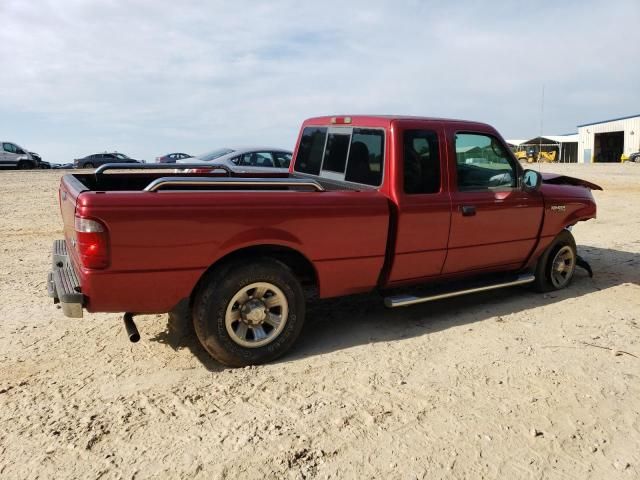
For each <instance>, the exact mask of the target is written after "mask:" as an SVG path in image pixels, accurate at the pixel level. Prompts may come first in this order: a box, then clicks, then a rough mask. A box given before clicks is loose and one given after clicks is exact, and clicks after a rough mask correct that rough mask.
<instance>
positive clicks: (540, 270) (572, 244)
mask: <svg viewBox="0 0 640 480" xmlns="http://www.w3.org/2000/svg"><path fill="white" fill-rule="evenodd" d="M563 249H564V251H565V252H569V251H570V252H571V253H572V255H573V262H572V265H571V266H570V267H568V270H567V275H566V279H565V281H564V282H565V283H562V284H561V285H558V282H555V281H554V279H553V278H552V275H553V268H554V263H555V261H556V256H557V255H558V254H559V253H560V252H561V251H563ZM577 258H578V255H577V249H576V241H575V239H574V238H573V235H571V232H570V231H569V230H563V231H562V232H560V234H558V236H557V237H556V238H555V239H554V240H553V242H551V245H549V247H548V248H547V249H546V250H545V251H544V253H543V254H542V255H541V256H540V258H539V259H538V263H537V265H536V271H535V276H536V279H535V282H534V283H533V287H534V288H535V289H536V290H537V291H538V292H550V291H553V290H561V289H563V288H565V287H567V286H568V285H569V284H570V283H571V280H572V279H573V274H574V273H575V270H576V261H577Z"/></svg>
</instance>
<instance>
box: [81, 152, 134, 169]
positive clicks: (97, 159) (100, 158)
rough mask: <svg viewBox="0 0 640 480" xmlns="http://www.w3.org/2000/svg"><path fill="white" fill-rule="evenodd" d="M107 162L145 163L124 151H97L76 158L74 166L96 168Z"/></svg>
mask: <svg viewBox="0 0 640 480" xmlns="http://www.w3.org/2000/svg"><path fill="white" fill-rule="evenodd" d="M105 163H144V162H141V161H140V160H135V159H133V158H130V157H128V156H127V155H125V154H124V153H118V152H113V153H107V152H105V153H95V154H93V155H87V156H86V157H84V158H76V159H75V160H74V161H73V166H74V168H94V167H99V166H100V165H104V164H105Z"/></svg>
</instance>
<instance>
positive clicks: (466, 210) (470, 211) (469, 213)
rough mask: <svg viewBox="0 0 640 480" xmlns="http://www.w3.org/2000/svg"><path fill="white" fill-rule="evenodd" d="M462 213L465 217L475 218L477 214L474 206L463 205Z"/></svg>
mask: <svg viewBox="0 0 640 480" xmlns="http://www.w3.org/2000/svg"><path fill="white" fill-rule="evenodd" d="M460 211H461V212H462V216H463V217H473V216H474V215H475V214H476V207H475V206H474V205H461V206H460Z"/></svg>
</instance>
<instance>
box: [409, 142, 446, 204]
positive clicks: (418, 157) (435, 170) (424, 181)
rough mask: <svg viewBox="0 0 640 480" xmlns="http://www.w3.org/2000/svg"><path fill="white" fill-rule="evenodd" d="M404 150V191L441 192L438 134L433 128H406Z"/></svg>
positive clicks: (415, 192)
mask: <svg viewBox="0 0 640 480" xmlns="http://www.w3.org/2000/svg"><path fill="white" fill-rule="evenodd" d="M403 150H404V152H403V162H404V193H408V194H419V193H437V192H439V191H440V151H439V146H438V134H437V133H436V132H434V131H431V130H405V131H404V134H403Z"/></svg>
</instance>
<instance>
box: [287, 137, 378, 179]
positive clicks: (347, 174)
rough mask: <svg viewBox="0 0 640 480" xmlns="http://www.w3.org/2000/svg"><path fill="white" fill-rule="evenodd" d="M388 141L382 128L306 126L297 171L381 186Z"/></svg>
mask: <svg viewBox="0 0 640 480" xmlns="http://www.w3.org/2000/svg"><path fill="white" fill-rule="evenodd" d="M384 140H385V134H384V130H383V129H382V128H365V127H338V126H336V127H313V126H308V127H305V129H304V130H303V132H302V136H301V139H300V145H299V147H298V155H297V159H296V162H295V166H294V171H295V172H298V173H306V174H309V175H317V176H319V177H322V178H327V179H331V180H340V181H345V182H351V183H358V184H362V185H369V186H372V187H378V186H380V185H381V184H382V178H383V173H384V147H385V145H384Z"/></svg>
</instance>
